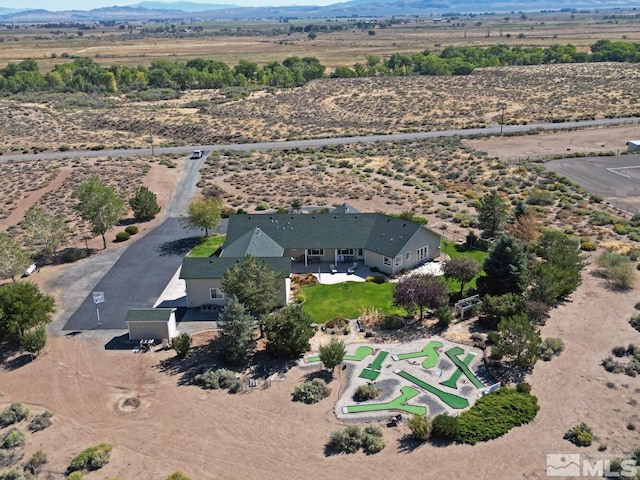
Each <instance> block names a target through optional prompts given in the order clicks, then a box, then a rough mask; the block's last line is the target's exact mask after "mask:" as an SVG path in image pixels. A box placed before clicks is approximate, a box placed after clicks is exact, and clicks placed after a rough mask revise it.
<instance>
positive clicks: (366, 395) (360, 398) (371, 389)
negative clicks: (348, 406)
mask: <svg viewBox="0 0 640 480" xmlns="http://www.w3.org/2000/svg"><path fill="white" fill-rule="evenodd" d="M377 396H378V389H377V388H376V386H375V385H374V384H373V383H371V382H367V384H366V385H360V386H358V388H356V391H355V393H354V394H353V399H354V400H355V401H356V402H365V401H367V400H373V399H374V398H376V397H377Z"/></svg>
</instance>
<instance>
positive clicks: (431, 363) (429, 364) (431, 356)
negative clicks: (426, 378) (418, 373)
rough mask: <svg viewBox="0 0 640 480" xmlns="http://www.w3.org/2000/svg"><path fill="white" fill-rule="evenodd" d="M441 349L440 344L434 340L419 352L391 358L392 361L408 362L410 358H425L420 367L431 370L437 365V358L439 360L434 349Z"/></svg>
mask: <svg viewBox="0 0 640 480" xmlns="http://www.w3.org/2000/svg"><path fill="white" fill-rule="evenodd" d="M441 347H442V342H438V341H436V340H434V341H431V342H429V343H427V344H426V345H425V347H424V348H423V349H422V350H420V351H419V352H411V353H401V354H400V355H395V356H394V357H393V358H394V360H409V359H410V358H418V357H424V356H426V357H427V358H425V359H424V361H423V362H422V366H423V367H424V368H433V367H435V366H436V365H437V364H438V358H439V355H438V352H437V351H436V348H441Z"/></svg>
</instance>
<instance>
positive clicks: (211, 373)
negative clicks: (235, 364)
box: [193, 368, 242, 393]
mask: <svg viewBox="0 0 640 480" xmlns="http://www.w3.org/2000/svg"><path fill="white" fill-rule="evenodd" d="M193 383H195V384H196V385H200V386H201V387H202V388H205V389H210V390H217V389H219V388H221V389H228V390H229V392H230V393H236V392H238V391H239V390H240V387H242V382H241V381H240V379H239V378H238V377H237V376H236V374H235V373H234V372H232V371H231V370H227V369H225V368H220V369H217V370H216V369H215V368H211V369H208V370H206V371H205V372H204V373H201V374H198V375H196V376H195V377H194V379H193Z"/></svg>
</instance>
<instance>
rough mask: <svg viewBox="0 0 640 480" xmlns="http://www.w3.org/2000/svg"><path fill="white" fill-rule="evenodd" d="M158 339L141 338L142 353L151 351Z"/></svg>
mask: <svg viewBox="0 0 640 480" xmlns="http://www.w3.org/2000/svg"><path fill="white" fill-rule="evenodd" d="M155 344H156V341H155V340H154V339H153V338H149V339H142V340H140V351H141V352H142V353H145V352H150V351H151V349H152V348H153V347H154V346H155Z"/></svg>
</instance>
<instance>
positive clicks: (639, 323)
mask: <svg viewBox="0 0 640 480" xmlns="http://www.w3.org/2000/svg"><path fill="white" fill-rule="evenodd" d="M629 325H631V326H632V327H633V328H635V329H636V330H638V331H639V332H640V315H633V316H632V317H631V318H630V319H629Z"/></svg>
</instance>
